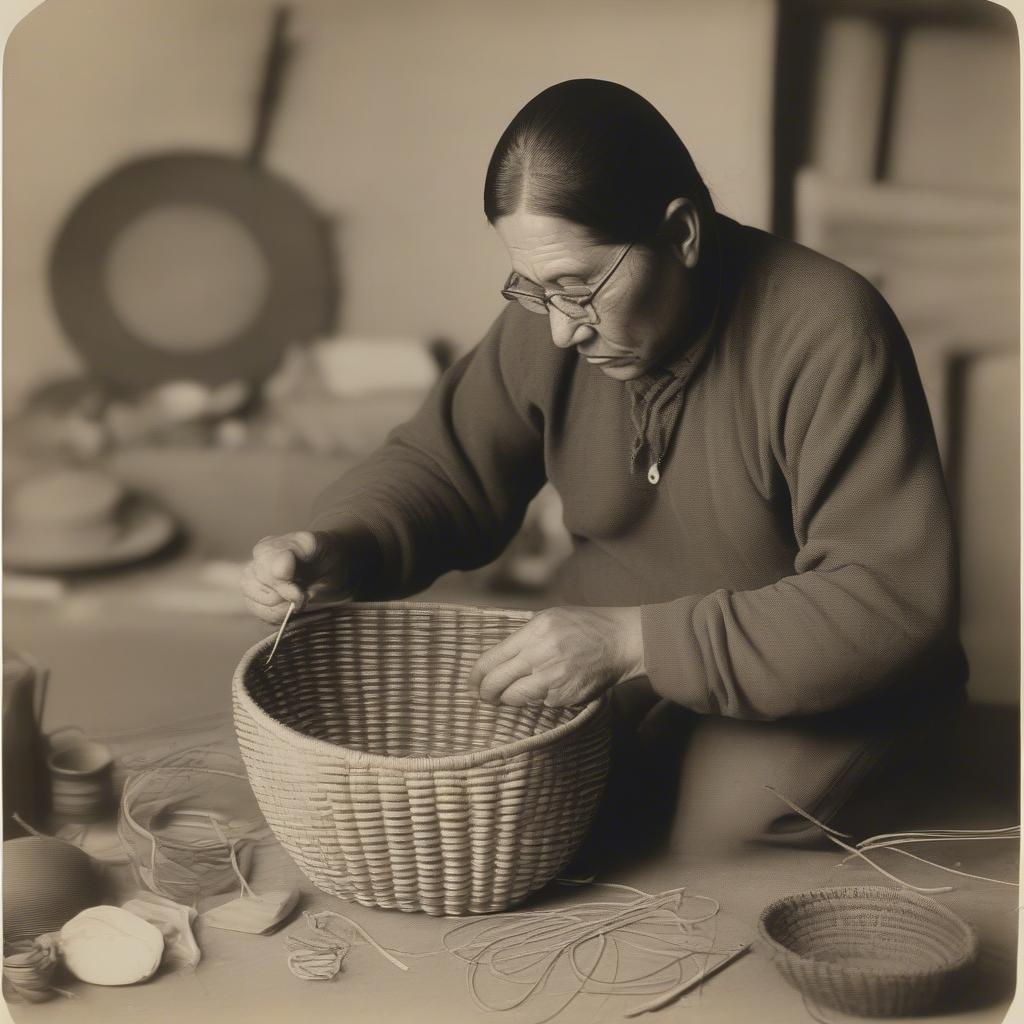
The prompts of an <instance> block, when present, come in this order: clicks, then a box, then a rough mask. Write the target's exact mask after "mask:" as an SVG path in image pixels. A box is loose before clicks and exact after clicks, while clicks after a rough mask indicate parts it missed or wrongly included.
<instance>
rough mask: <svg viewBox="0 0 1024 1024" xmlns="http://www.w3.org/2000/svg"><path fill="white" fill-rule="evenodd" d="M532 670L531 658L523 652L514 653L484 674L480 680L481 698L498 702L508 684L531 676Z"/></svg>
mask: <svg viewBox="0 0 1024 1024" xmlns="http://www.w3.org/2000/svg"><path fill="white" fill-rule="evenodd" d="M532 671H533V665H532V663H531V662H530V660H529V658H527V657H526V656H525V655H523V654H515V655H513V656H512V657H511V658H509V659H508V660H507V661H503V662H502V663H501V664H499V665H495V666H494V668H492V669H490V670H489V671H488V672H486V673H485V674H484V677H483V679H482V680H481V681H480V699H481V700H485V701H490V702H492V703H496V702H497V701H498V699H499V698H500V697H501V695H502V693H503V691H504V690H505V688H506V687H507V686H509V685H511V684H512V683H514V682H515V681H516V680H517V679H522V678H524V677H526V676H529V675H530V673H531V672H532Z"/></svg>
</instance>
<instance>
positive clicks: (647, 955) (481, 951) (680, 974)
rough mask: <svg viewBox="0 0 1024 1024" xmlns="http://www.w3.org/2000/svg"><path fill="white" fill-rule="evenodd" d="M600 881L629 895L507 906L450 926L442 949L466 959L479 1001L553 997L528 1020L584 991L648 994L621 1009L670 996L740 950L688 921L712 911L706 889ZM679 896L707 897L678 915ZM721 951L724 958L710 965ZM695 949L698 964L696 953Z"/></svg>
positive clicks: (511, 1006)
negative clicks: (700, 906)
mask: <svg viewBox="0 0 1024 1024" xmlns="http://www.w3.org/2000/svg"><path fill="white" fill-rule="evenodd" d="M608 887H609V888H613V889H617V890H619V891H623V892H625V893H627V894H628V895H629V896H630V897H631V898H630V899H628V900H626V901H623V900H600V901H592V902H589V903H583V904H578V905H575V906H571V907H567V908H559V909H553V910H535V911H519V912H513V913H507V914H502V915H500V916H498V917H496V918H489V919H483V920H473V921H468V922H464V923H461V924H458V925H455V926H454V927H453V928H451V929H449V931H447V932H446V933H445V935H444V937H443V940H442V942H443V945H444V948H445V949H446V950H447V951H448V952H449V953H451V954H453V955H454V956H457V957H458V958H459V959H460V960H462V961H463V962H464V963H465V964H466V986H467V989H468V992H469V995H470V997H471V998H472V999H473V1002H474V1003H475V1004H476V1005H477V1007H479V1008H480V1009H482V1010H487V1011H496V1012H507V1011H510V1010H516V1009H520V1008H523V1007H526V1006H527V1004H529V1003H531V1002H533V1001H540V1000H541V999H542V998H561V1002H560V1003H559V1005H557V1007H556V1008H555V1009H554V1010H553V1011H552V1012H550V1013H548V1014H547V1015H546V1016H544V1017H542V1018H540V1020H538V1021H537V1022H536V1024H544V1022H546V1021H549V1020H551V1019H552V1018H553V1017H555V1016H557V1014H559V1013H561V1012H562V1011H563V1010H564V1009H565V1008H566V1007H567V1006H569V1004H570V1003H572V1002H573V1000H575V999H576V998H577V997H579V996H580V995H582V994H584V993H586V994H592V995H605V996H628V995H644V996H653V997H655V998H654V999H653V1000H648V1001H646V1002H644V1003H642V1004H640V1005H638V1006H635V1007H633V1008H632V1010H630V1011H628V1013H627V1016H630V1015H637V1014H640V1013H644V1012H647V1011H649V1010H654V1009H657V1008H659V1007H661V1006H665V1005H668V1003H670V1002H672V1001H673V1000H674V999H676V998H678V997H679V996H681V995H682V994H684V993H685V992H687V991H689V990H690V989H692V988H694V987H696V986H697V985H699V984H700V983H701V982H702V981H703V980H704V978H706V977H708V976H709V975H711V974H713V973H715V972H716V971H717V970H719V969H720V968H722V967H724V966H726V964H727V963H731V962H732V961H733V960H735V959H736V958H737V957H738V956H739V955H740V953H741V952H742V950H723V949H718V948H716V945H715V936H714V935H712V936H708V935H704V934H700V933H699V932H697V931H696V930H695V929H696V926H697V925H700V924H703V923H705V922H708V921H711V920H712V919H714V918H715V916H716V915H717V914H718V912H719V904H718V902H717V901H716V900H714V899H712V898H711V897H707V896H696V895H687V894H686V890H685V888H679V889H670V890H666V891H665V892H660V893H654V894H652V893H646V892H643V891H642V890H639V889H634V888H633V887H632V886H621V885H608ZM684 899H685V900H698V901H701V902H704V903H707V904H708V905H709V909H708V911H707V912H705V913H703V914H698V915H696V916H692V917H688V916H684V915H683V914H682V913H681V907H682V904H683V901H684ZM716 931H717V929H716ZM743 948H744V949H745V948H746V947H743ZM721 954H724V955H725V959H723V960H722V961H720V962H718V963H715V964H713V965H712V966H710V967H709V961H710V959H711V958H712V957H715V956H718V955H721ZM700 957H702V958H703V963H702V964H698V963H697V962H696V961H697V960H698V958H700ZM609 962H610V965H611V968H610V970H609V969H608V967H607V964H608V963H609ZM687 967H690V968H691V969H690V970H689V971H687ZM566 983H568V985H569V988H568V990H567V991H566V990H564V986H565V984H566ZM487 984H490V985H491V986H492V987H493V986H497V987H498V988H499V989H501V990H503V995H504V996H505V998H503V999H500V1000H499V999H497V998H495V997H494V996H493V995H492V996H491V997H488V996H487V994H486V993H485V992H484V988H485V986H486V985H487Z"/></svg>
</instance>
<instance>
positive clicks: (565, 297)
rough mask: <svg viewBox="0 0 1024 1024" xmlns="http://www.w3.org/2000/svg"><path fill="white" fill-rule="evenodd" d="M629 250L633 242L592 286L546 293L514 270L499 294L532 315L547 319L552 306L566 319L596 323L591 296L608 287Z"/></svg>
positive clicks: (578, 286) (596, 318) (573, 287)
mask: <svg viewBox="0 0 1024 1024" xmlns="http://www.w3.org/2000/svg"><path fill="white" fill-rule="evenodd" d="M632 247H633V243H632V242H630V243H629V244H628V245H626V246H623V248H622V249H621V250H620V251H619V253H618V255H617V256H616V257H615V259H614V260H613V261H612V265H611V266H610V267H609V268H608V270H607V271H605V273H604V275H603V276H602V278H601V280H600V281H598V282H597V284H595V285H593V286H590V285H584V284H580V285H569V286H567V287H565V288H560V289H559V290H558V291H555V292H549V291H547V290H546V289H544V288H541V286H540V285H538V284H535V283H534V282H533V281H531V280H529V279H528V278H525V277H523V276H522V275H521V274H517V273H516V272H515V271H514V270H513V271H512V273H511V274H509V275H508V280H507V281H506V282H505V284H504V285H503V286H502V289H501V294H502V296H503V297H504V298H506V299H508V300H509V301H510V302H511V301H513V300H515V301H516V302H518V303H519V304H520V305H521V306H522V307H524V308H525V309H528V310H529V311H530V312H531V313H542V314H543V315H544V316H547V315H548V312H549V307H551V306H554V308H555V309H557V310H558V312H559V313H561V314H562V315H563V316H567V317H568V318H569V319H570V320H589V322H590V323H593V324H596V323H599V322H600V318H599V317H598V315H597V311H596V310H595V309H594V296H596V295H597V293H598V292H599V291H600V290H601V289H602V288H603V287H604V286H605V285H606V284H607V283H608V279H609V278H610V277H611V276H612V274H614V273H615V271H616V269H617V268H618V266H619V264H620V263H621V262H622V261H623V260H624V259H625V258H626V254H627V253H628V252H629V250H630V249H631V248H632Z"/></svg>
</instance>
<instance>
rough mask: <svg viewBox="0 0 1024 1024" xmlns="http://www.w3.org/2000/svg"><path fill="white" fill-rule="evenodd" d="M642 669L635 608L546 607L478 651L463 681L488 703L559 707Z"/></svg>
mask: <svg viewBox="0 0 1024 1024" xmlns="http://www.w3.org/2000/svg"><path fill="white" fill-rule="evenodd" d="M645 671H646V670H645V668H644V652H643V634H642V631H641V627H640V609H639V608H585V607H570V608H549V609H547V610H546V611H542V612H538V613H537V614H536V615H535V616H534V617H533V618H532V619H531V620H530V621H529V622H528V623H526V625H525V626H523V627H522V628H520V629H518V630H516V632H515V633H513V634H512V635H511V636H510V637H508V638H507V639H505V640H503V641H502V642H501V643H500V644H498V645H497V646H495V647H492V648H491V649H490V650H489V651H486V652H485V653H484V654H482V655H481V656H480V659H479V660H478V661H477V663H476V664H475V665H474V666H473V669H472V670H471V672H470V674H469V680H468V683H469V685H470V686H471V687H473V688H474V689H479V692H480V698H481V700H485V701H489V702H491V703H499V702H500V703H502V704H510V705H513V706H515V707H521V706H522V705H524V704H532V703H544V704H547V705H548V706H549V707H562V706H565V705H568V704H583V703H586V702H587V701H589V700H593V699H594V698H595V697H597V696H598V695H599V694H601V693H603V692H604V691H605V690H607V689H608V688H609V687H611V686H614V685H615V683H618V682H621V681H622V680H624V679H632V678H633V677H634V676H639V675H643V674H644V672H645Z"/></svg>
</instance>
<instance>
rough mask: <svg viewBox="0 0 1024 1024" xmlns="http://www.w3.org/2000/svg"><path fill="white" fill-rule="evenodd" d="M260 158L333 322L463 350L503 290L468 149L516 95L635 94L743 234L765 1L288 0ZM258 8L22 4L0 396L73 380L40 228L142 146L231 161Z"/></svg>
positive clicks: (265, 26) (12, 92) (759, 181)
mask: <svg viewBox="0 0 1024 1024" xmlns="http://www.w3.org/2000/svg"><path fill="white" fill-rule="evenodd" d="M291 6H292V7H293V11H294V15H293V19H292V28H291V35H292V37H293V38H294V40H295V47H294V50H293V54H292V60H291V63H290V65H289V67H288V69H287V71H286V78H285V84H284V91H283V94H282V96H281V101H280V104H279V107H278V111H277V116H276V120H275V123H274V126H273V128H272V134H271V138H270V141H269V146H268V150H267V159H266V163H267V165H268V167H270V168H271V169H272V170H274V171H276V172H278V173H280V174H283V175H285V176H287V177H288V178H290V179H291V180H292V181H294V182H295V183H297V184H299V185H300V186H301V187H302V188H303V189H304V190H305V191H306V192H307V193H308V196H309V198H310V199H311V200H312V201H313V202H314V203H315V204H316V205H317V206H319V207H320V208H321V209H322V210H324V211H325V212H328V213H330V214H331V215H332V216H333V217H334V218H335V221H336V233H337V239H338V248H339V257H340V259H339V275H340V289H341V304H340V310H339V320H340V324H339V326H340V327H342V328H343V329H344V330H346V331H349V332H354V333H370V334H399V335H402V334H412V335H427V336H431V335H437V334H439V335H443V336H447V337H450V338H451V339H452V340H453V341H455V342H456V343H457V344H459V345H460V346H466V345H469V344H472V343H473V342H475V341H476V340H477V338H478V337H479V336H480V334H481V333H482V331H483V330H484V329H485V328H486V327H487V325H488V324H489V323H490V321H491V320H492V319H493V317H494V315H495V314H496V312H497V310H498V308H499V305H500V302H501V300H500V299H498V298H497V294H496V291H497V288H498V287H499V286H500V284H501V281H502V280H503V279H504V277H505V276H506V274H507V267H506V266H505V262H506V261H505V258H504V256H503V252H502V250H501V247H500V243H499V242H498V240H497V239H496V237H493V233H492V232H491V230H490V228H489V227H488V226H487V224H486V221H485V220H484V217H483V213H482V202H481V194H482V188H483V177H484V171H485V169H486V165H487V159H488V158H489V156H490V151H491V149H492V147H493V145H494V143H495V142H496V141H497V138H498V135H499V134H500V133H501V131H502V129H503V128H504V127H505V125H506V124H507V123H508V121H509V120H510V119H511V117H512V116H513V115H514V114H515V112H516V111H517V110H518V109H519V107H520V106H521V105H522V104H523V103H524V102H525V101H526V100H527V99H529V98H530V97H531V96H532V95H534V94H535V93H536V92H538V91H539V90H540V89H542V88H544V87H545V86H547V85H550V84H552V83H554V82H556V81H560V80H562V79H566V78H573V77H594V78H609V79H613V80H617V81H620V82H623V83H624V84H628V85H629V86H631V87H632V88H635V89H636V90H637V91H639V92H640V93H641V94H643V95H645V96H646V97H647V98H648V99H650V100H651V101H652V102H653V103H654V104H655V105H656V106H657V107H658V108H659V109H660V110H661V111H662V113H664V115H665V116H666V117H667V118H668V120H669V121H670V122H671V123H672V124H673V125H674V126H675V128H676V129H677V130H678V131H679V133H680V134H681V136H682V137H683V139H684V140H685V141H686V142H687V144H688V145H689V146H690V148H691V151H692V153H693V155H694V158H695V160H696V161H697V164H698V166H699V167H700V168H701V169H702V170H703V171H704V172H705V174H706V175H707V177H708V179H709V182H710V184H711V187H712V189H713V190H714V193H715V195H716V196H717V198H718V200H719V202H720V203H721V205H722V206H723V208H724V209H725V210H726V211H728V212H730V213H731V214H733V215H734V216H736V217H738V218H740V219H742V220H747V221H749V222H750V223H754V224H758V225H760V226H767V217H768V212H767V211H768V190H769V180H768V166H769V153H770V137H769V132H770V117H769V104H770V99H771V89H770V83H771V75H772V32H773V18H774V11H775V8H774V5H773V3H772V2H771V0H688V2H687V3H686V4H680V3H678V2H675V0H639V2H636V3H633V4H631V5H630V6H629V8H628V13H626V14H624V12H623V7H622V5H621V4H619V3H617V2H616V0H587V2H585V3H584V2H581V0H569V2H563V3H557V4H551V3H548V2H542V0H521V2H520V3H517V4H515V5H514V6H513V7H509V6H508V5H504V4H503V5H496V4H482V3H479V2H477V0H431V2H430V3H422V4H420V3H413V2H409V0H347V2H345V3H343V4H342V3H338V2H336V0H295V2H294V3H293V4H292V5H291ZM270 10H271V5H270V3H268V2H265V0H90V2H89V3H87V4H86V3H81V2H80V0H46V2H45V3H43V4H41V5H40V6H39V7H38V8H36V9H35V10H34V11H32V12H31V13H30V14H29V15H28V16H27V17H26V18H25V19H24V20H23V21H22V22H21V24H20V25H19V26H18V27H17V29H16V30H15V31H14V33H13V35H12V36H11V38H10V39H9V41H8V45H7V50H6V54H5V61H4V97H5V100H4V119H5V126H4V127H5V139H4V143H5V162H4V218H5V232H4V324H3V326H4V342H5V344H4V367H3V368H4V384H3V394H4V398H5V400H6V401H9V402H16V401H17V399H18V398H19V397H20V396H21V395H23V394H24V393H25V391H26V389H27V388H29V387H31V386H32V385H33V384H35V383H37V382H39V381H41V380H43V379H45V378H47V377H49V376H52V375H53V374H54V373H55V372H59V371H71V372H73V371H74V370H75V369H76V368H77V362H76V358H75V356H74V354H73V352H72V350H71V349H70V348H69V347H68V345H67V344H66V342H65V341H64V339H63V337H62V336H61V332H60V328H59V325H58V324H57V322H56V320H55V318H54V316H53V314H52V312H51V309H50V304H49V298H48V294H47V289H46V283H45V281H46V275H45V270H46V261H47V256H48V250H49V246H50V243H51V240H52V238H53V236H54V234H55V232H56V231H57V229H58V227H59V225H60V223H61V221H62V219H63V217H64V216H65V215H66V213H67V212H68V210H69V208H70V207H71V206H72V204H73V203H74V202H75V201H76V200H77V199H78V197H79V196H80V195H81V194H82V192H83V191H84V190H85V189H87V188H88V187H89V186H90V185H91V184H92V183H94V182H95V181H97V180H98V179H99V178H100V177H102V176H103V175H104V174H105V173H106V172H107V171H108V170H109V169H110V168H111V167H112V166H114V165H116V164H117V163H119V162H121V161H124V160H127V159H130V158H132V157H134V156H136V155H139V154H140V153H142V152H144V151H159V150H162V149H179V148H193V147H197V148H203V149H205V148H209V149H215V150H221V151H223V150H228V151H232V152H236V153H239V154H241V153H243V152H244V151H245V147H246V145H247V143H248V140H249V137H250V131H251V125H252V118H253V107H254V104H255V100H256V94H257V89H258V82H259V76H260V68H261V62H262V59H263V53H264V47H265V45H266V39H267V34H268V31H269V23H270Z"/></svg>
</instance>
